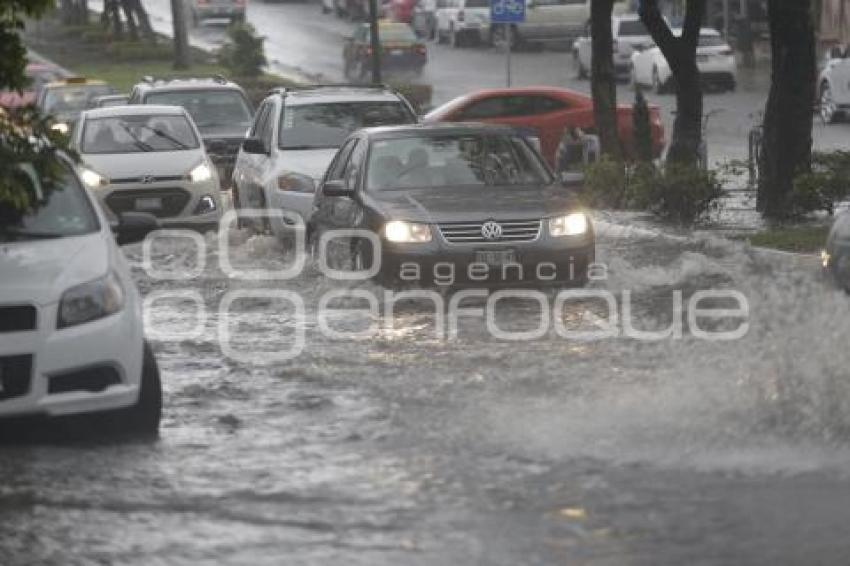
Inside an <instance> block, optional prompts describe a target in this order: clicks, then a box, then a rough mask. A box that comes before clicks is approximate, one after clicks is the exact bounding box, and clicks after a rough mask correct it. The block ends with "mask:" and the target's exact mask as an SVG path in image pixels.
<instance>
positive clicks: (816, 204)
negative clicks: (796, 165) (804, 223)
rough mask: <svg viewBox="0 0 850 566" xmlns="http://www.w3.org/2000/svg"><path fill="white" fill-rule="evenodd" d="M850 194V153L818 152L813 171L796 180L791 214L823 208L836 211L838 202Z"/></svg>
mask: <svg viewBox="0 0 850 566" xmlns="http://www.w3.org/2000/svg"><path fill="white" fill-rule="evenodd" d="M848 193H850V152H848V151H833V152H828V153H827V152H815V153H814V154H813V155H812V170H811V171H810V172H806V173H802V174H800V175H798V176H797V177H796V178H795V179H794V185H793V187H792V189H791V194H789V195H788V215H789V216H790V217H792V218H799V217H801V216H805V215H806V214H809V213H811V212H816V211H819V210H823V211H826V212H828V213H829V214H832V213H833V211H834V210H835V203H836V202H838V201H840V200H843V199H844V198H846V197H847V195H848Z"/></svg>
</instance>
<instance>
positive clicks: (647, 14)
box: [638, 0, 678, 60]
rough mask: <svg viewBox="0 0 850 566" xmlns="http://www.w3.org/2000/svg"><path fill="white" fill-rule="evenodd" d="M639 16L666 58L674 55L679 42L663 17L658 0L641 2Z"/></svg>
mask: <svg viewBox="0 0 850 566" xmlns="http://www.w3.org/2000/svg"><path fill="white" fill-rule="evenodd" d="M638 15H639V16H640V19H641V21H642V22H643V25H645V26H646V29H647V30H649V34H650V35H651V36H652V40H653V41H654V42H655V44H656V45H658V48H659V49H661V52H662V53H664V56H665V57H666V56H667V54H668V53H673V52H674V51H675V50H676V44H677V41H678V40H677V39H676V36H675V35H673V32H672V31H671V30H670V26H668V25H667V22H666V21H665V20H664V17H663V16H662V15H661V10H660V9H659V8H658V0H641V3H640V6H639V7H638ZM668 60H669V59H668Z"/></svg>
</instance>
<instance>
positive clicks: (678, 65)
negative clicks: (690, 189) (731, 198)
mask: <svg viewBox="0 0 850 566" xmlns="http://www.w3.org/2000/svg"><path fill="white" fill-rule="evenodd" d="M685 2H686V3H685V22H684V25H683V28H682V35H681V36H680V37H676V36H675V35H673V32H672V30H671V29H670V26H669V25H667V22H666V21H665V20H664V18H663V16H662V15H661V10H660V8H659V5H658V0H640V6H639V8H638V13H639V14H640V19H641V21H643V23H644V25H645V26H646V28H647V29H648V30H649V33H650V34H651V35H652V39H653V41H655V44H656V45H658V48H659V49H661V53H662V54H663V55H664V58H665V59H667V63H668V64H669V65H670V71H672V73H673V81H674V83H675V85H676V108H677V112H676V121H675V123H674V125H673V135H672V139H671V141H670V150H669V151H668V153H667V159H668V161H670V162H673V163H678V164H680V165H686V166H691V165H695V164H696V163H697V161H698V158H699V148H700V142H701V141H702V111H703V100H702V86H701V85H700V76H699V68H698V67H697V47H698V45H699V32H700V27H702V19H703V16H704V14H705V5H706V0H685ZM794 2H796V0H794ZM792 3H793V2H792Z"/></svg>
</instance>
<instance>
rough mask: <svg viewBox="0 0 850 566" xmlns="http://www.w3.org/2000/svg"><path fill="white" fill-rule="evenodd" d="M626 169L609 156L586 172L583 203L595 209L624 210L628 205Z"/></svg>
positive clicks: (586, 169)
mask: <svg viewBox="0 0 850 566" xmlns="http://www.w3.org/2000/svg"><path fill="white" fill-rule="evenodd" d="M627 183H628V177H627V176H626V169H625V167H624V166H623V164H622V163H617V162H616V161H613V160H612V159H610V158H609V157H607V156H602V159H600V160H599V161H597V162H596V163H592V164H590V165H588V166H587V167H586V168H585V170H584V190H583V191H582V197H583V199H582V200H583V201H584V203H585V204H586V205H588V206H592V207H595V208H614V209H616V208H622V207H624V206H625V205H626V202H625V200H626V199H625V195H626V188H627Z"/></svg>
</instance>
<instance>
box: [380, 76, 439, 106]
mask: <svg viewBox="0 0 850 566" xmlns="http://www.w3.org/2000/svg"><path fill="white" fill-rule="evenodd" d="M389 84H390V86H391V87H393V88H394V89H396V90H397V91H398V92H400V93H401V94H402V96H404V97H405V98H406V99H407V100H409V101H410V103H411V104H412V105H413V107H414V108H415V109H416V111H417V112H424V111H425V110H426V109H428V108H430V107H431V97H432V95H433V94H434V87H432V86H431V85H427V84H418V83H417V84H414V83H402V82H396V81H390V82H389Z"/></svg>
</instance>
